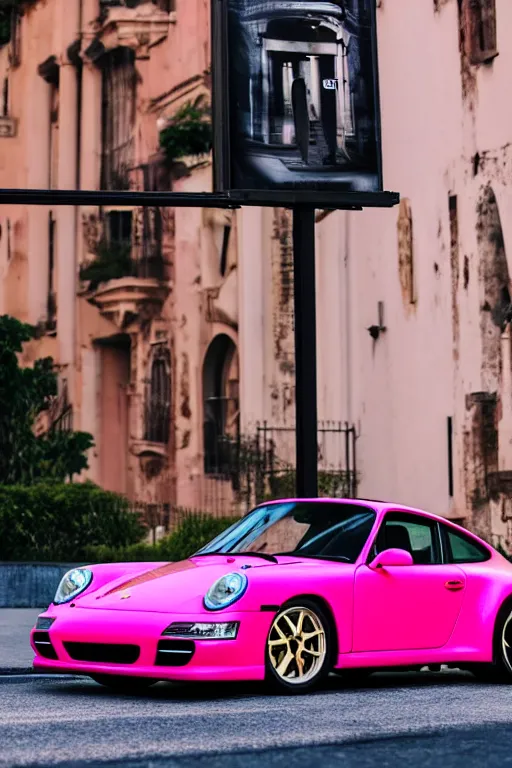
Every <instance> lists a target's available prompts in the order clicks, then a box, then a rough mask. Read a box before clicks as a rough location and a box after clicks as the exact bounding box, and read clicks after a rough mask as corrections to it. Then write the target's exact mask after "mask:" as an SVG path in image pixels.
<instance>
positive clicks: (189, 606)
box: [75, 555, 297, 613]
mask: <svg viewBox="0 0 512 768" xmlns="http://www.w3.org/2000/svg"><path fill="white" fill-rule="evenodd" d="M285 562H287V563H288V564H290V563H292V562H297V560H296V559H294V558H290V557H287V558H282V559H280V561H279V563H272V562H270V561H266V560H260V559H258V558H255V557H246V556H243V555H239V556H236V555H208V556H201V557H195V558H191V559H189V560H184V561H182V562H179V563H167V564H165V565H159V566H158V567H156V568H151V569H149V570H147V571H145V572H144V573H141V574H137V575H135V576H132V577H126V576H124V577H122V578H120V579H116V580H115V581H112V582H109V583H108V584H104V585H102V586H101V587H100V588H99V589H98V590H96V591H91V592H87V593H86V594H85V595H84V596H83V597H81V598H78V599H77V600H75V604H76V607H77V608H78V607H80V608H97V609H103V610H105V609H106V610H118V611H151V612H162V613H167V612H169V611H173V612H178V613H179V612H184V613H189V612H190V613H201V612H202V611H203V610H204V607H203V598H204V596H205V594H206V592H207V591H208V589H209V588H210V587H211V586H212V585H213V584H214V583H215V581H217V579H220V578H221V576H224V574H227V573H231V572H232V571H238V570H240V569H241V567H242V566H243V565H245V566H250V567H249V568H248V569H247V570H246V571H244V572H245V573H247V575H249V574H250V573H251V571H252V572H254V571H256V570H259V569H261V568H279V567H280V566H282V565H284V564H285ZM92 570H93V571H94V569H92ZM249 584H250V579H249ZM91 587H92V590H94V579H93V583H92V585H91Z"/></svg>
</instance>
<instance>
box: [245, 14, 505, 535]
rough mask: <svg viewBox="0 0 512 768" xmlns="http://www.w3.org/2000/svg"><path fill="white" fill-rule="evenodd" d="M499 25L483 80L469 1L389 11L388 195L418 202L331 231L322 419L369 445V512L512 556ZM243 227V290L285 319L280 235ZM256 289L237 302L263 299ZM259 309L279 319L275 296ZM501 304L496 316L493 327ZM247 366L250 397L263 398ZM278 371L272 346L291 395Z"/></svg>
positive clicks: (256, 414) (385, 71) (328, 220)
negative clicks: (500, 317)
mask: <svg viewBox="0 0 512 768" xmlns="http://www.w3.org/2000/svg"><path fill="white" fill-rule="evenodd" d="M497 23H498V49H499V56H498V57H497V58H496V59H494V61H493V62H492V64H486V65H480V66H472V65H471V64H469V61H468V59H467V57H466V56H465V55H461V47H460V46H461V29H460V23H459V7H458V0H446V1H444V0H443V1H439V2H432V0H421V2H410V0H393V2H382V3H380V4H379V11H378V24H379V30H378V32H379V61H380V86H381V106H382V139H383V161H384V183H385V189H389V190H396V191H399V192H400V194H401V196H402V199H403V202H402V204H401V206H400V207H397V208H395V209H393V210H389V211H386V210H382V211H379V210H370V209H368V210H365V211H364V212H362V213H348V214H347V213H343V212H339V213H332V214H329V215H328V216H327V217H325V218H324V219H323V220H322V221H321V223H319V224H318V225H317V281H318V284H317V291H318V295H317V312H318V366H319V374H318V376H319V379H318V388H319V417H320V418H321V419H340V420H343V421H344V420H347V421H349V422H350V423H353V424H354V425H355V426H356V428H357V430H358V434H359V440H358V445H357V451H358V458H357V469H358V471H359V473H360V486H359V495H360V496H367V497H370V498H386V499H392V500H396V501H398V502H404V503H409V504H412V505H416V506H419V507H424V508H427V509H430V510H432V511H434V512H438V513H440V514H443V515H446V516H448V517H451V518H454V519H461V518H462V519H464V520H465V523H466V524H467V525H468V526H471V527H473V528H475V529H476V530H478V531H479V532H480V533H483V534H485V535H486V536H487V537H488V538H489V539H491V538H494V540H496V537H499V536H502V537H505V538H506V536H509V538H510V539H511V541H510V544H511V545H512V535H511V534H512V527H511V523H510V520H509V517H510V515H511V509H510V508H511V507H512V503H511V499H512V482H511V478H512V475H509V474H507V473H510V471H511V470H512V444H511V435H512V431H511V425H512V415H511V412H512V391H511V380H512V372H511V371H510V354H511V353H510V338H509V335H508V331H507V330H506V329H505V330H504V331H503V333H502V332H501V330H500V328H498V326H497V325H496V317H497V314H496V310H495V306H496V303H497V296H498V295H501V289H502V287H503V284H505V283H507V282H508V280H509V278H508V274H509V273H510V260H511V259H512V223H511V222H512V188H511V186H510V185H511V181H510V180H511V178H512V173H511V171H512V165H511V163H512V150H511V147H512V129H511V126H512V102H511V101H510V100H509V99H507V98H505V94H506V93H508V79H509V72H510V69H511V65H512V45H511V44H510V42H509V40H508V36H507V33H508V30H509V29H510V28H511V26H512V5H511V4H510V3H509V2H508V0H497ZM397 30H401V32H400V33H397ZM489 185H490V187H489ZM486 190H487V191H486ZM489 190H492V193H491V191H489ZM492 195H494V197H495V201H496V205H494V203H493V201H492ZM489 206H490V209H491V210H490V212H489V210H487V213H486V212H485V210H484V209H489ZM243 216H244V219H243V221H244V228H245V222H246V221H247V222H248V223H247V227H249V226H252V227H253V228H254V234H253V235H251V234H250V232H249V231H248V230H246V231H245V235H244V243H245V244H247V243H248V242H249V241H250V240H253V241H255V242H260V241H261V239H262V238H263V240H262V243H261V245H260V246H259V249H260V251H261V252H262V254H263V265H262V266H258V267H256V266H255V265H254V263H253V262H252V259H254V249H253V250H252V251H251V250H250V249H248V250H245V248H244V249H243V250H242V251H241V254H242V255H241V258H242V265H241V275H243V276H245V275H246V276H247V277H244V278H243V279H244V280H245V279H247V280H248V281H249V280H250V281H253V280H254V279H255V276H256V275H257V276H258V280H259V282H258V283H257V284H258V286H264V287H265V290H266V292H268V291H270V290H271V291H272V292H271V296H272V301H273V304H272V306H273V308H275V306H276V299H275V297H277V296H279V295H282V292H283V289H284V287H285V286H283V284H282V283H280V284H279V285H277V286H276V285H275V284H272V286H271V280H270V278H269V277H268V275H267V277H266V278H265V277H263V278H262V277H261V275H262V274H263V275H265V270H268V269H269V265H270V267H271V269H272V274H273V276H274V278H275V277H278V273H277V271H276V270H275V267H274V264H275V262H274V261H273V256H272V255H269V249H272V247H275V243H274V241H273V240H272V233H268V232H266V231H265V225H264V216H265V213H263V214H261V216H262V217H263V220H262V219H261V218H258V216H260V215H259V214H257V213H256V212H250V213H248V214H247V219H246V218H245V217H246V214H245V213H244V214H243ZM498 216H499V221H500V226H499V227H497V220H498ZM249 218H250V222H251V223H250V224H249ZM483 230H486V232H487V234H486V233H484V232H483ZM485 251H491V252H492V259H489V258H487V260H486V259H485V254H484V252H485ZM249 259H251V265H250V266H248V264H247V261H248V260H249ZM486 265H487V266H486ZM258 270H259V271H258ZM249 275H250V277H249ZM252 284H253V283H252V282H251V283H249V282H248V283H247V285H246V286H245V288H244V287H242V288H241V294H240V295H241V296H244V297H248V295H249V290H250V285H252ZM258 290H259V289H258ZM255 295H257V296H258V300H259V302H260V306H261V307H262V308H265V307H267V310H268V303H265V302H268V293H266V295H265V296H264V297H261V295H260V294H255ZM411 299H412V300H411ZM379 302H383V303H384V324H385V326H386V329H387V330H386V331H385V332H383V333H381V335H380V338H379V339H378V340H377V341H373V340H372V338H371V337H370V335H369V333H368V330H367V329H368V328H369V327H370V326H371V325H374V324H375V323H377V321H378V303H379ZM486 302H487V303H488V304H489V307H490V310H489V309H485V310H484V311H482V307H485V306H486ZM241 312H242V318H241V325H242V339H243V343H244V345H248V347H249V348H251V349H252V348H256V345H257V344H258V345H259V344H260V340H261V338H262V335H263V337H264V338H267V339H268V337H269V335H270V336H271V338H272V341H274V339H275V336H274V335H273V334H274V331H275V328H276V321H275V314H274V315H269V314H268V312H267V314H266V315H265V314H264V315H263V317H264V318H266V319H264V320H263V323H264V329H263V334H262V330H261V328H260V327H259V326H258V325H254V328H252V326H253V324H254V318H255V316H256V311H255V309H254V307H253V306H251V305H249V304H247V303H246V304H241ZM498 314H499V312H498ZM493 317H494V319H493ZM250 318H251V320H249V319H250ZM278 338H279V337H278ZM277 352H279V350H277ZM242 354H243V355H244V353H243V352H242ZM258 354H259V352H258ZM249 357H250V356H249V355H248V354H246V355H245V357H243V360H245V368H244V367H242V386H243V391H247V392H248V391H249V388H251V390H250V391H251V393H252V387H253V385H252V384H249V383H248V382H247V379H248V378H249V376H253V375H254V373H255V367H254V365H251V361H250V359H249ZM277 359H278V357H277V354H276V349H275V345H274V344H270V345H269V344H268V343H267V344H266V346H265V358H264V361H263V363H262V365H263V371H264V374H263V379H262V385H263V388H264V392H269V391H274V390H276V391H278V392H279V391H280V390H281V389H282V388H283V387H284V386H285V385H287V384H288V382H289V379H288V378H287V376H286V375H284V374H283V372H282V371H280V370H279V365H278V362H277ZM270 372H271V374H270ZM244 377H245V379H246V381H245V384H244ZM249 407H250V408H251V414H252V415H251V418H252V419H253V420H258V418H259V419H262V418H269V413H270V414H271V416H273V417H275V419H279V418H281V419H282V418H283V415H282V412H279V411H275V412H272V411H269V410H268V407H267V405H266V403H262V402H261V400H259V401H258V406H257V407H256V406H254V405H253V403H252V402H251V404H250V406H249ZM290 413H292V410H291V408H290ZM449 417H451V418H452V420H453V430H454V432H453V439H454V442H453V473H454V495H453V497H451V496H450V495H449V479H448V478H449V466H448V460H449V456H448V438H447V432H448V425H447V420H448V418H449ZM507 532H508V533H507Z"/></svg>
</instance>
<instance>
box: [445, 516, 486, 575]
mask: <svg viewBox="0 0 512 768" xmlns="http://www.w3.org/2000/svg"><path fill="white" fill-rule="evenodd" d="M439 527H440V528H441V536H442V538H443V543H444V544H445V546H446V562H447V564H448V565H456V566H461V565H478V564H479V563H487V562H489V560H491V559H492V552H491V550H490V548H488V547H487V546H485V543H484V542H482V543H481V542H480V541H474V540H473V537H472V536H466V535H465V533H464V531H459V530H458V529H457V528H452V527H451V526H450V525H449V524H447V523H444V522H443V523H439ZM450 531H453V534H454V535H455V536H460V537H461V539H467V541H468V543H470V544H473V545H474V546H475V548H476V549H478V550H485V552H486V554H487V557H486V558H485V559H483V560H468V561H465V562H462V563H455V562H452V561H451V560H450V557H449V554H450V553H451V554H452V559H453V551H452V547H451V544H450V542H449V539H448V533H449V532H450Z"/></svg>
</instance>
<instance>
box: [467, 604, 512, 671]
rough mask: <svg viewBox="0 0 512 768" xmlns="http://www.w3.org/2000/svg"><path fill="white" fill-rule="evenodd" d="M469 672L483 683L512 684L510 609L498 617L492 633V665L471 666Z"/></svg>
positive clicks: (511, 614)
mask: <svg viewBox="0 0 512 768" xmlns="http://www.w3.org/2000/svg"><path fill="white" fill-rule="evenodd" d="M467 668H468V669H469V671H470V672H472V673H473V675H474V676H475V677H476V678H477V680H480V681H481V682H484V683H508V684H509V685H510V684H512V608H511V607H509V608H508V610H507V611H506V612H505V613H504V614H502V615H501V617H498V621H497V622H496V630H495V633H494V661H493V663H492V664H472V665H471V666H468V667H467Z"/></svg>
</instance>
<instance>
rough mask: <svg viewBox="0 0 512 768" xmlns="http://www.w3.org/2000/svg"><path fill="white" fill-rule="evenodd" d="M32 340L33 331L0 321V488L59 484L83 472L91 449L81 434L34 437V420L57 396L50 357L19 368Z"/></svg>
mask: <svg viewBox="0 0 512 768" xmlns="http://www.w3.org/2000/svg"><path fill="white" fill-rule="evenodd" d="M34 337H35V329H34V328H33V327H32V326H30V325H27V324H25V323H21V322H20V321H19V320H16V319H15V318H13V317H9V316H8V315H3V316H0V483H3V484H5V485H8V484H12V485H14V484H21V485H30V484H32V483H34V482H37V481H40V480H55V481H63V480H66V479H68V478H69V479H71V478H72V477H73V475H78V474H80V472H82V470H84V469H86V468H87V466H88V462H87V451H88V450H89V449H90V448H91V447H92V446H93V445H94V442H93V438H92V435H89V434H87V433H86V432H57V431H52V430H50V432H48V433H47V434H45V435H41V436H36V435H35V433H34V424H35V421H36V418H37V416H38V415H39V414H40V413H41V412H43V411H45V410H47V409H48V408H49V406H50V404H51V402H52V398H54V397H55V396H56V395H57V374H56V372H55V366H54V362H53V360H52V358H51V357H46V358H44V359H40V360H36V362H35V364H34V366H33V367H32V368H22V367H21V366H20V364H19V360H18V354H19V353H20V352H21V351H22V349H23V344H24V343H26V342H27V341H30V340H31V339H33V338H34Z"/></svg>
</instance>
